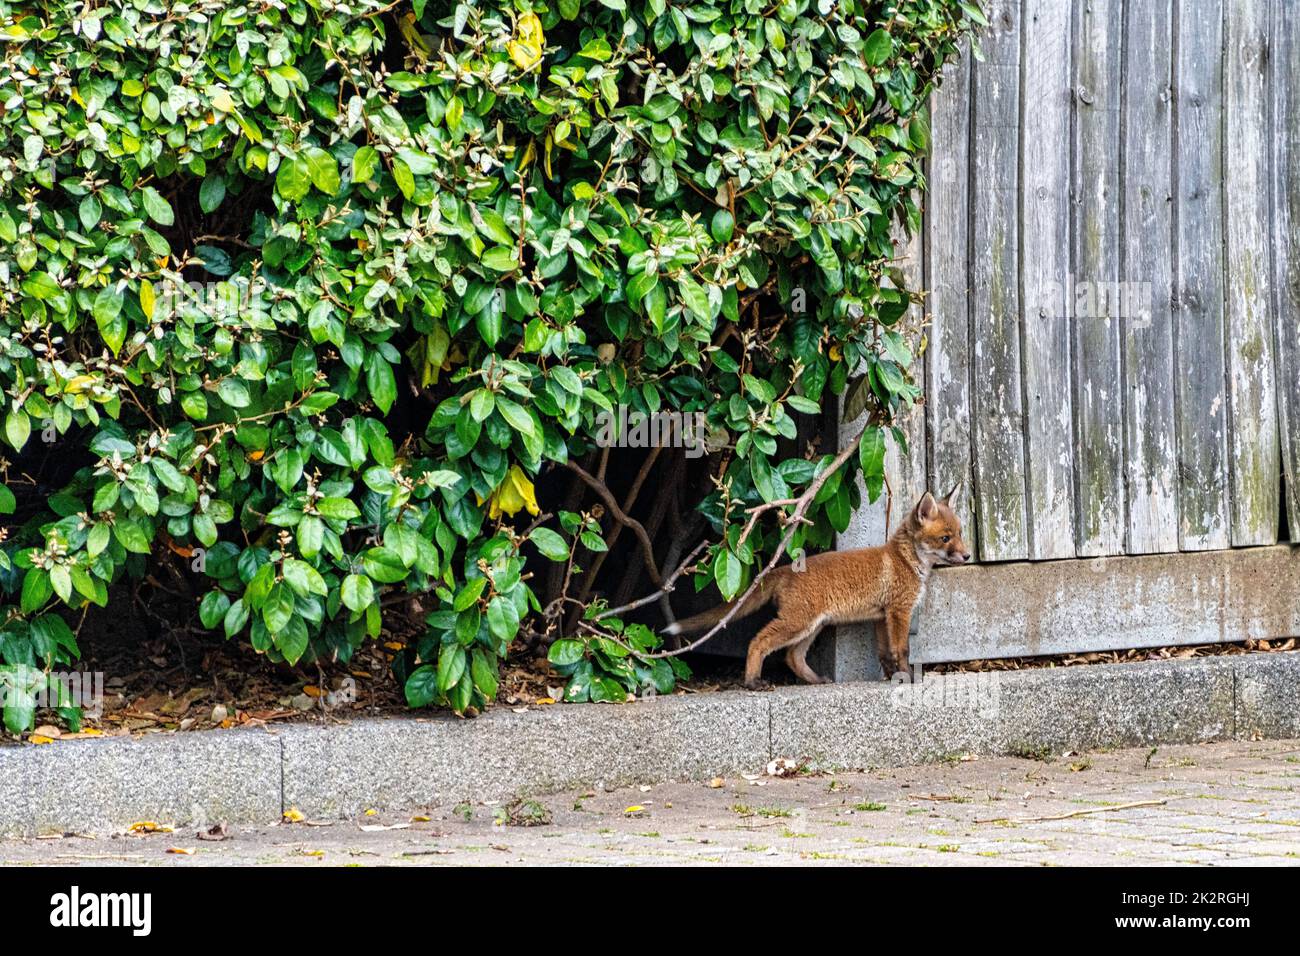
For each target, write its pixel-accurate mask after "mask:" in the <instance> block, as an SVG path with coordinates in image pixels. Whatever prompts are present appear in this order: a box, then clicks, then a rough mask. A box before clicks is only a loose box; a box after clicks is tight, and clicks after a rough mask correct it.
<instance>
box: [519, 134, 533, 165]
mask: <svg viewBox="0 0 1300 956" xmlns="http://www.w3.org/2000/svg"><path fill="white" fill-rule="evenodd" d="M536 158H537V140H535V139H530V140H529V141H528V148H527V149H525V150H524V158H523V159H521V160H519V172H521V173H522V172H523V171H524V170H525V169H527V168H528V167H529V166H530V165H532V162H533V160H534V159H536Z"/></svg>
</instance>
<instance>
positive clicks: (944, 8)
mask: <svg viewBox="0 0 1300 956" xmlns="http://www.w3.org/2000/svg"><path fill="white" fill-rule="evenodd" d="M530 6H531V11H530V10H529V7H530ZM980 20H981V18H980V15H979V11H978V10H977V9H976V7H975V6H974V5H973V4H968V3H957V2H950V0H911V2H899V3H867V4H864V3H860V2H852V0H848V2H833V0H815V2H810V0H786V2H776V3H769V2H768V0H761V2H760V0H703V2H694V3H689V4H674V3H670V2H668V0H651V2H646V3H642V2H639V0H633V2H632V3H631V4H630V5H629V4H627V3H626V0H600V2H596V0H557V2H555V3H552V4H551V5H549V6H548V5H543V4H541V3H533V4H531V5H530V4H529V2H528V0H519V2H518V3H513V4H512V3H508V2H497V0H487V2H479V3H474V4H470V3H459V4H458V3H445V2H437V0H427V2H418V0H417V2H414V3H406V2H399V3H379V2H374V0H347V2H330V0H311V2H302V0H267V2H265V3H258V4H250V5H242V4H237V3H234V4H232V3H229V2H226V0H215V2H213V0H196V2H188V3H186V2H170V0H169V2H166V3H164V2H160V0H108V2H105V3H99V4H83V3H81V2H80V0H77V2H72V0H43V2H37V3H34V4H21V5H18V4H13V3H9V2H0V33H2V34H3V40H4V69H3V70H2V71H0V104H2V108H0V239H2V240H3V247H2V249H0V274H2V276H3V279H4V294H3V300H2V301H3V304H0V322H3V324H4V335H3V337H0V388H3V390H4V401H5V406H4V409H3V412H2V413H0V414H2V415H3V440H4V442H5V443H6V444H7V446H8V448H5V449H4V454H5V458H6V461H5V471H4V484H3V485H0V513H4V514H5V515H6V520H7V525H6V527H5V531H4V537H5V540H4V544H3V549H4V550H3V553H0V584H2V585H3V589H4V591H3V594H2V595H0V622H2V625H0V626H2V628H3V629H2V630H0V661H2V662H3V672H4V674H6V675H7V677H6V680H8V681H9V682H10V683H11V684H22V685H24V686H31V685H33V684H36V683H39V682H40V680H41V675H42V673H43V672H45V671H48V670H49V669H50V668H51V667H53V666H57V665H59V664H62V663H66V662H69V661H72V660H74V659H75V658H76V656H77V654H78V648H77V643H76V633H75V631H74V626H75V625H76V624H77V622H79V621H81V620H82V618H83V615H82V613H81V609H82V608H84V607H86V606H87V605H95V606H99V607H103V606H105V605H106V604H107V603H108V602H109V599H110V595H112V596H113V602H114V605H115V607H114V610H115V611H117V612H118V613H121V611H119V610H118V609H117V608H116V605H117V604H118V603H119V602H120V603H121V604H122V605H123V608H125V606H126V605H127V604H128V603H129V597H127V596H123V597H121V598H119V597H118V596H117V595H118V594H119V593H123V591H121V590H119V589H114V587H113V586H114V585H115V584H118V583H119V582H121V581H123V580H124V579H139V578H140V577H142V576H143V575H145V574H146V573H148V572H149V571H150V570H151V569H153V570H155V571H158V566H159V565H161V564H167V565H169V566H170V568H171V570H173V571H178V572H179V574H180V576H182V577H183V576H185V575H189V576H190V577H192V578H193V584H192V586H193V588H194V591H195V594H196V600H197V601H198V606H197V615H198V617H199V618H200V620H201V622H202V624H203V626H205V627H208V628H212V629H214V630H216V631H218V632H224V634H225V635H226V636H227V637H239V638H241V639H246V640H248V641H251V643H252V645H253V646H254V647H255V648H257V649H258V650H259V651H262V652H264V653H265V654H267V655H268V656H269V657H271V658H273V659H275V660H280V659H283V660H286V661H288V662H290V663H296V662H300V661H308V660H312V659H313V658H316V657H337V658H340V659H347V658H348V657H349V656H350V655H351V654H352V653H353V651H354V650H355V649H356V648H357V647H358V646H359V645H361V643H362V642H363V641H365V640H366V639H367V638H374V637H376V636H378V634H379V633H380V628H381V625H382V623H383V611H382V607H384V606H387V605H391V603H392V602H391V601H384V600H383V599H384V597H385V596H396V595H400V594H402V593H407V594H420V595H424V598H423V601H424V604H425V609H426V610H430V609H432V610H431V613H429V616H428V621H427V633H426V634H425V636H424V637H423V639H422V640H421V641H420V642H419V646H418V648H417V649H416V657H415V658H413V659H407V658H403V659H401V660H400V661H399V665H400V666H402V668H403V670H402V673H401V674H400V676H401V677H402V678H403V679H404V680H405V681H406V689H407V696H408V699H409V701H410V703H411V704H412V705H414V706H421V705H426V704H430V703H438V704H445V705H447V706H450V707H451V708H453V709H455V710H456V711H458V712H464V711H466V710H468V709H471V708H474V709H481V708H482V707H483V706H484V705H485V703H486V702H488V701H491V700H492V698H493V696H494V693H495V689H496V685H497V673H498V672H497V668H498V662H499V661H500V660H501V658H502V657H503V656H504V655H505V654H506V653H507V650H508V649H509V647H510V644H511V641H512V640H513V639H514V638H515V637H516V634H517V632H518V630H519V628H520V626H521V620H526V619H528V618H529V616H530V615H535V614H536V612H537V611H538V610H539V602H538V599H537V597H536V595H535V594H534V592H533V590H532V589H530V584H529V579H528V577H527V576H526V574H525V563H526V562H527V563H528V564H529V566H533V565H538V564H539V563H540V562H545V561H564V560H567V558H568V556H569V550H570V547H571V545H572V542H573V541H574V539H575V538H577V537H581V539H582V541H583V542H584V543H585V545H586V546H587V547H589V548H591V549H593V550H599V549H600V547H602V546H603V542H602V536H601V530H600V525H599V524H598V523H596V522H595V521H594V519H591V518H590V517H588V518H586V519H584V518H582V517H581V516H579V515H576V514H567V513H563V514H557V515H556V516H555V517H550V518H547V519H546V520H544V521H541V522H540V523H539V522H538V521H537V519H536V518H535V517H534V515H535V514H536V513H537V512H538V510H539V506H538V504H537V502H536V500H535V495H536V492H535V489H534V480H535V479H536V478H537V477H538V476H539V474H541V473H542V472H544V471H545V470H547V469H548V468H550V467H552V466H553V465H554V464H555V463H562V462H565V461H566V460H568V459H569V458H571V457H575V456H578V455H581V454H583V453H585V452H586V451H587V450H588V449H589V448H590V447H591V445H592V443H593V438H594V435H595V433H596V429H597V427H598V419H599V415H600V413H601V412H603V411H609V410H611V409H613V408H615V407H617V406H618V405H620V404H623V405H627V406H629V407H631V408H633V409H639V410H642V411H654V410H658V409H665V408H667V409H679V410H684V411H704V412H706V413H707V415H708V418H709V423H710V425H711V427H713V428H715V429H719V430H725V432H726V433H727V435H728V436H729V437H728V441H729V443H730V445H731V447H730V448H729V449H728V450H727V451H726V452H725V456H726V457H725V459H724V463H725V470H724V471H723V479H722V482H721V485H720V488H719V489H718V491H717V492H716V493H715V494H714V495H712V496H711V497H710V498H709V499H708V500H707V501H705V502H704V503H703V504H702V505H701V507H702V508H703V510H704V511H705V513H706V514H707V515H708V516H709V518H710V520H711V521H712V523H713V526H714V529H715V532H716V538H717V540H718V541H719V542H720V543H719V544H717V545H715V546H713V547H712V548H711V550H710V551H709V555H708V558H707V560H708V562H709V565H708V566H709V567H710V568H711V569H712V577H713V578H715V579H716V582H717V584H718V586H719V587H720V588H721V590H722V591H723V593H724V594H726V595H732V594H735V593H736V592H737V591H738V590H739V589H740V588H742V587H743V586H744V585H745V583H746V582H747V581H748V580H749V578H750V576H751V575H752V574H753V573H754V569H755V568H756V561H757V555H759V554H761V553H762V552H763V551H764V550H765V549H766V550H768V551H769V553H770V549H771V547H772V546H773V544H774V542H775V540H776V538H775V535H776V534H777V529H776V528H775V526H774V527H773V528H764V529H760V531H759V532H758V533H756V534H754V535H751V536H750V537H749V538H748V539H746V540H745V541H744V542H743V543H742V542H740V531H741V528H742V527H743V525H744V520H745V509H746V508H748V507H752V506H753V505H754V504H756V503H759V502H762V501H765V500H766V501H771V500H777V499H782V498H788V497H790V496H791V495H795V494H797V493H798V492H799V490H800V489H801V488H804V487H807V485H808V483H809V482H810V481H811V480H812V479H813V477H814V475H815V473H816V471H817V469H818V468H819V467H824V464H825V462H826V461H827V460H828V459H827V458H819V459H814V460H805V459H804V458H801V457H798V456H797V455H796V456H793V457H786V456H782V455H781V454H779V452H778V440H779V439H781V438H782V437H785V438H789V437H791V436H793V435H794V432H795V423H794V420H793V419H792V415H796V414H798V415H814V414H816V413H818V412H819V411H820V410H821V408H822V407H823V406H824V405H826V404H827V403H830V402H832V401H833V395H835V394H838V393H841V392H842V391H843V390H844V389H845V387H846V384H848V379H849V374H850V372H851V370H854V369H860V368H865V370H866V377H865V378H863V379H862V382H863V383H864V384H863V385H862V386H861V387H860V388H859V389H858V395H857V396H856V398H855V399H854V400H855V402H856V403H858V404H861V405H863V406H868V407H870V408H872V409H874V410H875V412H876V417H875V421H877V422H878V423H879V426H880V427H877V428H874V429H872V431H871V432H870V433H869V434H868V435H867V437H866V439H865V440H864V441H863V445H862V455H861V460H860V467H862V468H863V469H864V470H865V472H866V479H867V487H868V489H869V492H870V494H871V495H872V496H874V495H876V494H878V493H879V488H880V482H881V476H882V460H883V454H884V445H885V429H887V427H888V425H889V423H890V421H891V420H892V416H893V414H894V413H895V411H896V410H897V409H899V408H900V407H901V406H905V405H907V404H908V403H910V402H911V401H912V400H913V399H914V398H915V397H916V396H917V394H918V389H917V388H916V387H915V386H914V385H913V384H912V383H911V380H910V377H909V366H910V365H911V362H912V344H911V343H909V342H908V341H907V339H906V337H905V336H902V335H899V334H897V333H896V332H895V331H893V330H892V329H891V326H892V325H894V323H896V322H897V320H898V319H899V317H900V316H901V315H902V313H903V312H904V311H905V309H906V307H907V304H908V299H907V296H906V295H905V294H904V293H901V292H899V291H896V290H895V289H893V288H890V287H889V285H890V284H889V283H882V280H883V279H885V278H886V277H887V276H889V273H890V268H889V263H888V260H889V258H890V257H891V256H892V248H891V242H890V225H891V222H893V221H900V222H903V223H905V224H907V225H908V226H910V227H911V228H913V229H914V228H916V227H917V224H918V218H919V216H918V210H917V202H918V198H917V197H918V192H917V191H918V189H919V188H920V187H922V186H923V183H922V178H921V177H922V158H923V156H924V153H925V151H926V148H927V145H928V143H927V141H928V135H929V134H928V124H927V113H926V100H927V97H928V95H929V94H930V92H931V90H932V86H933V82H934V76H935V73H936V69H937V67H938V66H939V65H941V63H942V62H943V61H944V60H945V59H946V58H948V57H949V56H951V55H952V54H953V53H954V52H955V50H956V47H957V44H958V43H959V42H960V40H961V38H962V36H963V35H964V34H966V33H967V32H969V30H970V29H971V28H972V26H973V24H974V23H976V22H979V21H980ZM894 278H895V279H896V278H897V277H896V276H895V277H894ZM894 284H895V285H897V286H898V287H899V288H901V283H894ZM728 326H730V327H731V328H730V329H728ZM733 333H734V334H733ZM857 467H859V463H855V465H854V469H852V470H845V471H844V473H843V474H842V475H838V474H837V475H836V476H834V478H833V480H831V481H828V482H827V483H826V486H825V487H824V488H823V489H822V493H821V494H820V495H819V496H818V501H817V504H816V507H815V508H814V509H813V510H812V511H811V512H810V513H809V517H810V518H812V519H814V523H813V524H811V525H809V526H807V527H806V528H804V529H801V530H800V531H799V532H798V534H797V535H796V538H795V540H794V541H793V542H792V544H791V547H792V548H795V547H801V546H802V547H808V546H812V545H817V544H825V543H827V542H828V541H829V540H830V535H831V533H832V529H838V528H843V527H844V525H845V523H846V522H847V521H848V517H849V514H850V511H851V509H852V508H853V507H855V506H856V505H857V503H858V502H857V500H856V495H857V492H856V490H855V487H854V482H853V480H852V479H853V475H854V473H855V471H856V468H857ZM538 517H540V515H539V516H538ZM158 573H161V571H159V572H158ZM169 573H170V572H169ZM603 623H604V624H605V625H607V626H608V627H610V628H612V629H613V632H615V633H622V634H623V636H624V637H625V638H626V642H627V646H631V647H633V648H634V649H639V650H640V651H643V652H644V651H648V650H649V649H651V648H653V647H656V646H658V639H657V637H656V636H655V635H654V634H653V633H652V632H651V631H650V630H648V629H646V628H644V627H639V626H635V625H629V626H628V627H627V628H623V627H622V625H621V624H620V623H619V622H618V621H617V620H616V619H606V620H605V621H604V622H603ZM584 633H585V632H584ZM569 637H570V638H572V639H573V640H570V641H567V642H566V643H565V644H562V645H561V647H560V650H559V651H558V652H557V653H555V654H553V660H555V661H556V663H557V665H558V666H559V667H560V668H561V669H562V670H563V672H564V673H565V675H566V676H567V677H568V679H569V688H570V692H569V697H570V698H571V699H596V700H600V699H618V698H621V697H622V696H623V694H624V692H625V691H627V690H631V689H636V688H639V687H644V686H647V685H650V684H654V685H656V686H658V687H659V688H660V689H661V690H667V689H670V688H671V686H672V683H673V679H674V676H675V673H676V672H675V671H674V668H673V666H672V665H670V664H668V663H666V662H665V661H663V660H655V661H652V660H645V659H641V658H640V657H638V655H637V653H629V652H628V650H627V646H625V645H624V644H620V643H614V642H611V641H608V640H605V639H604V638H595V637H580V636H579V635H569ZM68 715H69V716H70V717H72V718H73V719H75V713H73V712H72V711H69V712H68ZM5 720H6V723H7V724H8V726H9V727H10V729H11V730H18V729H21V728H23V727H26V726H30V724H31V720H32V713H31V711H30V708H29V707H24V706H21V705H20V704H17V703H15V702H14V699H10V700H9V706H8V707H7V708H6V712H5Z"/></svg>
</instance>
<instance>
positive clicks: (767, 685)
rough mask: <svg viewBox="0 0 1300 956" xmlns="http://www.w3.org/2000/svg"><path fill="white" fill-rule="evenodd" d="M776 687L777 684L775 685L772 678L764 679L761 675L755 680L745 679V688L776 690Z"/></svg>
mask: <svg viewBox="0 0 1300 956" xmlns="http://www.w3.org/2000/svg"><path fill="white" fill-rule="evenodd" d="M775 689H776V685H774V684H773V683H772V682H771V681H770V680H764V679H763V678H761V677H757V678H755V679H754V680H747V681H745V690H775Z"/></svg>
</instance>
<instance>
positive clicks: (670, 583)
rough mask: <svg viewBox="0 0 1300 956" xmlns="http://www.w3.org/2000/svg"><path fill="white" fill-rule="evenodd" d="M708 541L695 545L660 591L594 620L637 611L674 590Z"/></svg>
mask: <svg viewBox="0 0 1300 956" xmlns="http://www.w3.org/2000/svg"><path fill="white" fill-rule="evenodd" d="M708 543H709V542H708V541H707V540H704V541H701V542H700V543H699V544H697V545H696V546H695V550H694V551H692V552H691V553H690V554H689V555H687V556H686V560H685V561H683V562H682V563H681V564H680V565H679V566H678V568H677V570H676V571H674V572H673V573H672V574H670V575H668V577H667V578H666V579H665V580H664V583H663V587H661V588H660V589H659V590H658V591H653V592H651V593H650V594H647V595H646V596H645V597H641V598H637V599H636V600H635V601H632V602H631V603H630V604H624V605H622V606H620V607H611V608H609V609H608V610H605V611H601V612H600V613H599V614H597V615H596V616H595V617H594V618H593V619H592V620H596V621H599V620H602V619H604V618H607V617H613V616H614V615H616V614H626V613H627V612H628V611H635V610H636V609H637V608H639V607H644V606H645V605H647V604H649V603H651V602H652V601H657V600H659V598H660V597H661V596H662V595H664V594H667V593H669V592H670V591H672V589H673V586H674V585H675V584H676V583H677V579H678V578H679V577H681V576H682V574H683V572H685V571H686V569H687V568H689V567H690V566H691V565H692V564H694V563H695V559H696V557H698V556H699V553H700V552H701V551H702V550H703V549H704V546H705V545H706V544H708Z"/></svg>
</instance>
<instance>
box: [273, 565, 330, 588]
mask: <svg viewBox="0 0 1300 956" xmlns="http://www.w3.org/2000/svg"><path fill="white" fill-rule="evenodd" d="M283 573H284V580H285V582H286V583H287V584H288V585H289V587H291V588H293V590H294V593H295V594H297V595H298V596H299V597H307V596H308V595H310V594H319V595H321V596H322V597H324V596H325V595H326V594H329V588H328V587H326V586H325V579H324V578H323V577H321V576H320V572H319V571H317V570H316V569H315V568H313V567H312V566H311V565H310V564H308V563H307V562H306V561H299V560H298V559H297V558H285V559H284V565H283Z"/></svg>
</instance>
